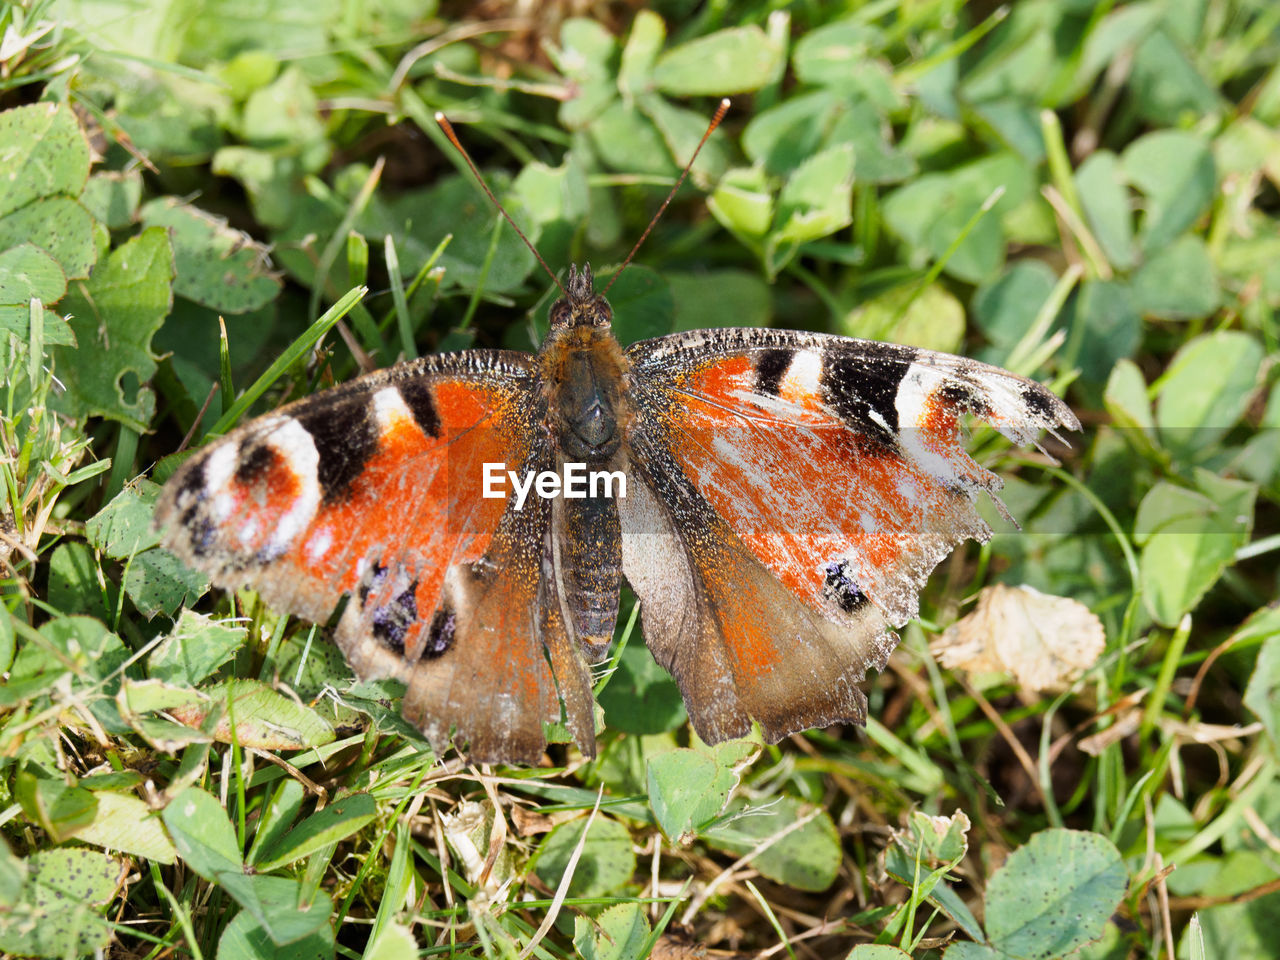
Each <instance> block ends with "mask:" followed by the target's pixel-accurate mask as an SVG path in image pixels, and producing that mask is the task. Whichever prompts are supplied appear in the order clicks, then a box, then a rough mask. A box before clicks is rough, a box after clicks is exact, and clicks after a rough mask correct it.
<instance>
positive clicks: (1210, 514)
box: [1134, 468, 1258, 627]
mask: <svg viewBox="0 0 1280 960" xmlns="http://www.w3.org/2000/svg"><path fill="white" fill-rule="evenodd" d="M1196 486H1197V487H1198V488H1199V489H1197V490H1188V489H1187V488H1185V487H1180V486H1177V485H1175V484H1173V483H1170V482H1168V481H1161V482H1160V483H1157V484H1156V485H1155V486H1154V487H1152V488H1151V490H1149V491H1148V492H1147V494H1146V496H1144V497H1143V498H1142V502H1141V503H1140V504H1139V505H1138V515H1137V519H1136V520H1135V521H1134V539H1135V540H1137V542H1138V543H1139V544H1141V545H1142V547H1143V549H1142V558H1141V575H1142V590H1143V600H1144V602H1145V603H1146V606H1147V609H1148V611H1150V613H1151V615H1152V617H1154V618H1155V619H1156V621H1157V622H1159V623H1162V624H1164V625H1165V626H1167V627H1172V626H1175V625H1176V624H1177V623H1178V621H1179V620H1180V619H1181V618H1182V615H1183V614H1184V613H1186V612H1188V611H1189V610H1192V609H1194V608H1195V606H1196V604H1198V603H1199V602H1200V598H1201V597H1203V596H1204V595H1205V593H1206V592H1207V591H1208V590H1209V588H1210V587H1212V586H1213V585H1214V584H1215V583H1216V582H1217V581H1218V578H1219V577H1220V576H1221V575H1222V572H1223V570H1225V569H1226V568H1227V567H1228V566H1230V565H1231V564H1232V563H1234V562H1235V553H1236V550H1238V549H1239V548H1240V547H1242V546H1244V545H1245V544H1246V543H1248V542H1249V534H1250V531H1251V530H1252V529H1253V507H1254V500H1255V499H1256V497H1257V492H1258V488H1257V486H1256V484H1252V483H1246V482H1244V481H1242V480H1230V479H1227V478H1224V477H1218V476H1215V475H1214V474H1212V473H1210V472H1209V471H1207V470H1203V469H1200V468H1197V469H1196Z"/></svg>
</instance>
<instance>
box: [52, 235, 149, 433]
mask: <svg viewBox="0 0 1280 960" xmlns="http://www.w3.org/2000/svg"><path fill="white" fill-rule="evenodd" d="M172 280H173V252H172V251H171V250H170V248H169V237H168V235H167V234H166V233H165V231H164V230H161V229H158V228H154V229H151V230H144V231H143V232H142V233H141V234H139V235H138V236H136V237H134V238H133V239H132V240H130V241H129V242H128V243H126V244H124V245H123V246H121V247H119V248H118V249H116V250H114V251H113V252H112V254H111V256H110V257H109V258H108V259H107V261H106V262H105V263H101V264H99V265H98V267H97V269H96V270H94V272H93V276H92V277H91V278H89V280H87V281H85V283H84V286H83V292H81V290H79V289H74V288H73V290H72V291H71V292H70V293H69V294H68V295H67V297H66V299H65V301H64V304H63V306H64V309H65V310H66V311H67V312H68V313H70V314H71V315H72V316H73V318H74V319H73V320H72V324H71V326H72V329H73V330H74V331H75V334H76V341H77V342H78V343H79V345H80V349H79V350H76V351H69V350H67V349H66V348H65V347H64V348H60V349H58V350H57V351H55V357H56V359H57V364H58V375H59V377H60V378H61V379H62V380H63V382H64V383H65V384H66V386H67V392H66V394H65V395H64V396H63V397H62V398H61V399H60V400H59V402H58V406H59V408H60V409H61V410H62V411H63V412H65V413H67V414H69V415H71V416H100V417H108V418H110V419H113V420H119V421H121V422H123V423H125V424H127V425H129V426H131V427H133V428H134V429H136V430H140V431H143V430H146V429H147V428H148V425H149V424H150V422H151V416H152V414H153V413H154V412H155V395H154V394H153V393H152V392H151V389H150V388H149V387H146V386H140V387H138V388H137V390H136V392H135V393H134V396H133V397H132V398H128V397H126V396H125V394H124V389H123V384H122V380H123V379H124V378H125V375H126V374H131V375H133V376H134V377H136V378H137V380H138V382H139V383H146V381H148V380H150V379H151V375H152V374H153V373H154V372H155V369H156V357H155V355H154V354H153V353H152V352H151V338H152V337H153V336H154V335H155V332H156V331H157V330H158V329H160V325H161V324H162V323H163V322H164V318H165V317H166V316H167V315H168V313H169V309H170V307H171V306H172V304H173V299H172V294H171V292H170V284H171V283H172Z"/></svg>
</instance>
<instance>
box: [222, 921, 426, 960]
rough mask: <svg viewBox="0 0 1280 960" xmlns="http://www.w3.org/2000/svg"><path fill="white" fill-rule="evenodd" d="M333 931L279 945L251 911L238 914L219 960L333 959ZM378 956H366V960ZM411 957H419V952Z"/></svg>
mask: <svg viewBox="0 0 1280 960" xmlns="http://www.w3.org/2000/svg"><path fill="white" fill-rule="evenodd" d="M336 949H337V947H336V943H335V941H334V938H333V928H332V927H330V926H329V925H328V924H324V925H323V926H321V927H319V928H318V929H317V930H316V931H315V932H314V933H309V934H307V935H306V936H304V937H302V938H300V939H298V940H295V941H293V942H292V943H288V944H283V945H280V944H277V943H276V942H275V941H273V940H272V939H271V934H270V933H268V931H267V930H266V928H264V927H263V926H262V924H261V923H259V922H258V921H257V920H256V919H254V916H253V914H252V913H251V912H250V911H248V910H242V911H240V913H237V914H236V915H235V916H234V917H233V918H232V919H231V922H230V923H228V924H227V926H226V929H225V930H223V931H222V937H221V939H219V940H218V957H217V960H331V958H332V957H333V956H334V955H335V953H336ZM375 955H376V956H382V955H379V954H376V951H375V950H370V951H369V952H367V953H365V954H364V956H365V958H366V960H368V958H372V957H374V956H375ZM409 956H416V950H415V951H414V953H413V954H410V955H409Z"/></svg>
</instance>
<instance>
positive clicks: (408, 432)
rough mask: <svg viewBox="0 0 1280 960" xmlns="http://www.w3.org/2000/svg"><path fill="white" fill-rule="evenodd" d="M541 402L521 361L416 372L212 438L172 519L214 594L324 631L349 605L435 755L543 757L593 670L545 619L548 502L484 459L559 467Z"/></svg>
mask: <svg viewBox="0 0 1280 960" xmlns="http://www.w3.org/2000/svg"><path fill="white" fill-rule="evenodd" d="M540 404H542V405H543V407H544V406H545V401H543V400H542V399H541V391H540V390H539V386H538V380H537V375H536V371H535V368H534V366H533V362H532V358H531V357H528V356H526V355H524V354H519V353H511V352H506V351H471V352H468V353H463V354H453V355H445V356H439V357H427V358H424V359H422V360H418V361H415V362H413V363H406V364H401V365H399V366H396V367H392V368H390V369H388V370H385V371H382V372H379V373H376V374H372V375H370V376H367V377H361V378H359V379H357V380H354V381H352V382H350V383H348V384H345V385H343V386H341V387H337V388H335V389H333V390H329V391H325V392H323V393H320V394H317V395H315V396H313V397H310V398H308V399H305V400H302V401H299V402H297V403H294V404H290V405H289V406H286V407H284V408H282V409H281V410H279V411H277V412H275V413H273V414H269V415H267V416H265V417H262V418H260V419H258V420H255V421H253V422H251V423H249V424H246V425H245V426H243V427H241V428H240V429H238V430H236V431H234V432H233V433H231V434H229V435H227V436H226V437H223V438H221V439H219V440H217V441H215V442H214V443H212V444H210V445H209V446H208V447H206V448H204V449H203V450H201V451H200V452H199V453H198V454H196V455H195V456H194V457H192V458H191V459H190V460H189V461H187V462H186V463H185V464H183V466H182V468H181V469H180V470H179V471H178V472H177V473H175V475H174V476H173V477H172V478H171V479H170V481H169V482H168V484H167V485H166V487H165V489H164V491H163V493H162V495H161V499H160V502H159V505H158V507H157V513H156V517H157V523H158V524H161V525H165V526H166V527H167V532H166V537H165V543H166V545H167V546H169V547H170V548H171V549H173V550H174V551H175V552H176V553H178V554H179V556H181V557H182V558H183V559H184V560H185V561H186V562H188V563H189V564H191V565H192V566H194V567H197V568H199V569H201V570H204V571H205V572H206V573H208V574H209V576H210V578H211V579H212V580H213V582H214V583H215V584H218V585H220V586H224V587H239V586H244V585H248V586H250V587H252V588H254V589H256V590H257V591H258V592H259V593H260V594H261V595H262V596H263V598H264V599H265V600H266V601H267V602H269V603H270V604H271V605H272V606H274V607H276V608H277V609H281V610H285V611H288V612H290V613H295V614H298V615H299V616H302V617H305V618H306V619H309V620H313V621H317V622H323V621H324V620H325V619H326V618H328V616H329V615H330V614H331V613H332V611H333V610H334V608H335V606H336V605H337V604H338V602H339V601H340V600H341V599H342V598H343V597H344V596H345V597H348V601H347V605H346V608H345V610H344V611H343V613H342V616H341V618H340V620H339V623H338V627H337V631H336V635H335V639H336V640H337V643H338V645H339V646H340V647H341V648H342V650H343V652H344V653H345V654H346V657H347V660H348V662H349V663H350V664H351V666H352V668H353V669H354V670H355V671H356V673H357V674H359V675H360V676H361V677H365V678H375V677H391V678H395V679H399V680H402V681H403V682H404V683H405V684H406V686H407V690H406V693H405V698H404V702H403V705H402V710H403V713H404V715H405V716H406V718H407V719H409V720H410V721H411V722H414V723H415V724H417V725H418V726H420V727H421V728H422V730H423V731H424V733H426V735H427V736H428V738H429V739H430V740H431V742H432V744H433V746H434V747H435V748H436V749H437V750H438V751H439V750H442V749H443V748H444V747H445V745H447V743H448V742H449V741H450V739H454V740H455V741H457V742H459V743H464V742H465V743H468V744H469V752H470V754H471V756H472V757H473V758H474V759H476V760H480V761H489V760H505V761H513V760H519V761H524V762H535V761H536V760H537V758H538V757H539V756H540V755H541V752H542V748H543V746H544V738H543V731H542V723H543V721H544V720H556V719H559V717H560V711H559V703H558V700H557V696H556V682H557V680H558V681H559V682H560V683H561V684H577V685H578V686H580V685H581V683H582V680H581V677H582V676H583V673H584V671H583V670H582V669H580V664H578V663H576V662H574V661H573V657H574V656H575V655H576V654H575V651H574V650H573V648H572V646H571V645H569V644H566V643H563V642H560V640H559V638H558V634H557V633H556V630H557V629H558V628H557V626H556V623H555V622H554V620H553V621H551V622H550V623H547V622H544V620H545V618H543V617H541V616H540V615H539V610H540V606H541V605H542V604H541V600H540V591H541V589H542V587H541V581H542V579H543V571H542V567H543V555H544V552H545V551H544V544H545V541H546V538H547V535H548V520H549V511H548V510H547V508H546V504H545V503H542V502H534V501H533V499H531V500H530V502H529V503H527V504H526V505H525V509H524V510H519V511H517V510H515V509H513V508H512V507H511V506H509V503H508V501H506V500H504V499H499V498H492V497H486V496H485V495H484V492H485V491H484V488H483V477H484V464H486V463H501V464H505V465H506V466H507V467H508V468H510V469H515V470H519V471H522V472H523V471H527V470H535V471H538V470H542V469H546V468H547V466H548V465H549V464H550V462H551V452H550V448H549V443H548V442H547V441H546V439H545V438H544V437H542V435H541V433H540V431H539V430H538V429H537V424H538V423H539V420H540V418H541V416H542V407H540ZM512 505H513V502H512ZM544 641H550V642H548V647H549V648H550V649H551V650H552V663H551V664H550V665H548V663H547V659H546V657H545V656H544V654H543V643H544ZM566 700H567V701H568V700H571V701H572V702H576V703H579V704H580V703H581V692H580V691H579V692H578V695H577V696H576V697H573V698H569V697H566ZM570 719H571V721H572V720H573V719H574V718H573V717H571V718H570ZM577 719H578V722H577V723H576V724H575V723H572V722H571V724H570V726H571V728H573V729H575V732H576V731H581V730H583V729H586V730H587V731H588V733H590V732H591V727H590V724H589V723H588V722H584V721H582V720H581V718H577ZM583 747H584V750H586V751H587V752H591V750H592V744H590V743H587V744H584V745H583Z"/></svg>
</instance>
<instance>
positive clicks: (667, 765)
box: [647, 740, 756, 846]
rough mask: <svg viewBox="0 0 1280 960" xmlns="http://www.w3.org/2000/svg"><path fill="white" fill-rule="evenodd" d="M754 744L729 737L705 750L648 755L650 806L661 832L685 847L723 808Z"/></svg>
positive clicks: (679, 750)
mask: <svg viewBox="0 0 1280 960" xmlns="http://www.w3.org/2000/svg"><path fill="white" fill-rule="evenodd" d="M755 750H756V746H755V744H753V743H751V742H750V741H748V740H729V741H726V742H725V743H722V744H719V745H717V746H715V747H711V748H703V749H700V750H687V749H683V748H681V749H677V750H670V751H667V752H665V753H659V754H656V755H654V756H651V757H649V758H648V761H647V781H648V788H649V791H648V792H649V806H650V807H651V808H652V809H653V815H654V817H655V818H656V819H657V821H658V826H660V827H661V828H662V832H663V833H665V834H666V835H667V837H668V838H670V839H671V840H672V841H674V842H676V843H680V844H683V845H686V846H687V845H688V844H690V843H692V842H693V839H694V837H695V836H697V834H698V831H699V830H701V829H702V828H703V827H705V826H706V825H707V824H709V823H710V822H711V821H712V820H714V819H715V818H716V817H718V816H719V815H720V813H721V812H722V811H723V810H724V808H725V804H727V803H728V802H729V795H730V794H731V793H732V792H733V789H734V787H736V786H737V785H738V781H739V779H740V774H741V769H742V766H743V764H745V762H746V761H747V760H748V758H750V757H751V756H753V755H754V753H755Z"/></svg>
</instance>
